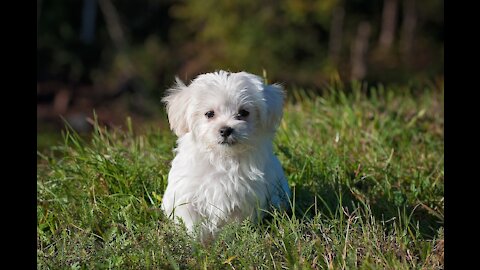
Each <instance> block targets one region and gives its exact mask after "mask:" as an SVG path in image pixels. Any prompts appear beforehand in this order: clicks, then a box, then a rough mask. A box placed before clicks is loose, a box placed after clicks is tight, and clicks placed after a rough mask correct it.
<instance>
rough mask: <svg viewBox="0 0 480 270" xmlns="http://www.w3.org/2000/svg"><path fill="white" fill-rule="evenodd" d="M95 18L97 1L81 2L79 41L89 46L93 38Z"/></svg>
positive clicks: (85, 0) (86, 0) (84, 0)
mask: <svg viewBox="0 0 480 270" xmlns="http://www.w3.org/2000/svg"><path fill="white" fill-rule="evenodd" d="M96 18H97V1H96V0H83V10H82V30H81V33H80V39H81V40H82V41H83V42H84V43H85V44H91V43H92V42H93V39H94V36H95V20H96Z"/></svg>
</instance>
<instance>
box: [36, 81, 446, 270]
mask: <svg viewBox="0 0 480 270" xmlns="http://www.w3.org/2000/svg"><path fill="white" fill-rule="evenodd" d="M332 88H336V89H337V90H335V91H333V90H330V91H326V92H325V93H323V94H322V95H320V96H317V97H309V96H308V95H307V94H305V93H304V92H302V91H296V92H295V94H292V95H290V96H289V99H288V102H287V104H286V106H285V115H284V119H283V121H282V123H281V127H280V129H279V131H278V133H277V137H276V139H275V151H276V153H277V155H278V156H279V158H280V161H281V162H282V165H283V167H284V169H285V173H286V175H287V177H288V182H289V184H290V186H291V188H292V191H294V194H295V196H294V200H293V202H292V204H293V206H294V211H293V213H289V214H286V213H278V212H274V213H271V216H270V217H269V218H268V219H266V220H264V221H263V222H262V223H261V224H252V223H250V222H249V221H245V222H243V223H241V224H231V225H229V226H227V227H226V228H225V229H224V230H223V232H222V233H221V235H220V236H219V237H218V239H217V240H216V241H215V242H213V243H212V244H211V245H209V246H202V245H200V244H199V243H197V242H195V241H194V240H193V239H191V238H189V237H187V236H186V234H185V230H184V228H182V227H178V226H175V225H174V224H172V222H170V221H169V220H167V219H166V218H165V216H164V215H163V214H162V213H161V211H160V210H159V206H160V202H161V198H162V194H163V191H164V190H165V187H166V184H167V173H168V170H169V163H170V161H171V159H172V157H173V153H172V148H173V147H174V145H175V137H174V135H173V134H172V133H171V132H170V131H169V130H160V129H159V128H153V127H152V128H149V129H148V130H147V131H146V132H142V133H141V134H136V132H134V131H133V129H132V127H131V123H127V126H128V127H130V128H129V129H128V130H127V131H115V130H108V131H107V130H105V129H103V128H100V127H98V126H97V127H95V131H94V133H93V134H92V136H90V137H89V138H83V137H80V136H78V135H77V134H75V133H74V132H72V131H68V132H65V134H64V137H63V138H64V139H63V140H62V141H59V142H58V143H56V144H55V145H54V146H52V147H50V148H46V150H42V151H39V153H38V175H37V199H38V201H37V219H38V227H37V233H38V238H37V259H38V268H39V269H93V268H95V269H97V268H98V269H185V268H187V269H245V268H246V269H441V268H443V264H444V261H443V239H444V237H443V222H444V218H443V208H444V200H443V198H444V189H443V188H444V156H443V149H444V148H443V147H444V144H443V138H444V133H443V104H444V102H443V87H442V89H433V88H434V87H432V88H430V89H421V91H418V93H415V91H413V90H412V89H410V88H405V89H403V88H392V89H390V88H384V87H369V91H368V95H367V94H365V92H366V91H364V90H360V88H362V89H363V87H360V86H359V85H356V86H355V85H354V87H353V90H352V91H343V90H338V89H339V88H342V87H340V86H335V87H332ZM347 92H348V93H347ZM127 122H128V121H127Z"/></svg>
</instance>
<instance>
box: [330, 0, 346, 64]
mask: <svg viewBox="0 0 480 270" xmlns="http://www.w3.org/2000/svg"><path fill="white" fill-rule="evenodd" d="M344 18H345V10H344V8H343V6H338V7H336V8H335V10H334V11H333V17H332V24H331V27H330V37H329V40H328V57H329V58H330V60H331V61H332V63H333V64H334V65H335V66H337V64H338V61H339V59H340V53H341V49H342V35H343V20H344Z"/></svg>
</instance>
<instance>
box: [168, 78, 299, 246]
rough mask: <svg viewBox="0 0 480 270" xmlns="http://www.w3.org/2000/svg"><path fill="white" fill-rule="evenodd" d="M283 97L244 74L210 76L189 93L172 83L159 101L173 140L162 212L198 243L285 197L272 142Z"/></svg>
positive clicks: (281, 203) (279, 204) (283, 205)
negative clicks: (196, 233)
mask: <svg viewBox="0 0 480 270" xmlns="http://www.w3.org/2000/svg"><path fill="white" fill-rule="evenodd" d="M283 96H284V94H283V90H282V88H281V86H279V85H265V84H263V82H262V79H261V78H260V77H258V76H255V75H253V74H249V73H246V72H239V73H229V72H225V71H218V72H215V73H207V74H203V75H200V76H198V77H197V78H196V79H195V80H193V81H192V83H191V84H190V85H188V86H187V85H185V84H184V83H183V82H182V81H180V80H179V79H178V78H177V83H176V85H175V86H174V87H172V88H171V89H169V90H168V92H167V95H166V96H165V97H164V99H163V101H164V102H165V103H166V105H167V113H168V118H169V122H170V127H171V129H172V130H173V131H174V132H175V134H176V135H177V136H178V141H177V148H176V149H175V153H176V156H175V158H174V160H173V161H172V168H171V170H170V173H169V175H168V185H167V189H166V191H165V194H164V197H163V201H162V209H163V211H164V212H165V213H166V215H168V216H170V217H171V218H175V217H176V218H177V219H178V218H181V219H182V220H183V222H184V224H185V225H186V227H187V229H188V230H189V231H190V232H193V231H195V228H196V226H199V227H200V230H199V232H200V235H199V236H200V239H201V240H206V239H210V238H211V237H214V236H215V234H216V233H217V232H218V231H219V229H220V228H221V227H222V226H223V225H224V224H226V223H230V222H233V221H242V220H244V219H246V218H250V219H251V220H253V221H255V220H257V219H258V218H261V217H262V211H258V209H268V207H270V206H273V207H276V208H279V209H287V208H288V207H289V198H290V196H291V192H290V189H289V187H288V183H287V181H286V179H285V176H284V174H283V170H282V166H281V165H280V162H279V161H278V159H277V157H276V156H275V155H274V154H273V146H272V140H273V138H274V135H275V131H276V129H277V127H278V125H279V123H280V120H281V118H282V107H283Z"/></svg>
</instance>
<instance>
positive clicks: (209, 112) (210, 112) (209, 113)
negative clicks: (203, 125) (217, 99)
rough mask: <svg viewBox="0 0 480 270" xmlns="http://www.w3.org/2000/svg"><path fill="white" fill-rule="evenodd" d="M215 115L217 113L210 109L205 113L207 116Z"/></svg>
mask: <svg viewBox="0 0 480 270" xmlns="http://www.w3.org/2000/svg"><path fill="white" fill-rule="evenodd" d="M214 115H215V112H213V111H208V112H206V113H205V116H206V117H207V118H212V117H213V116H214Z"/></svg>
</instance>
